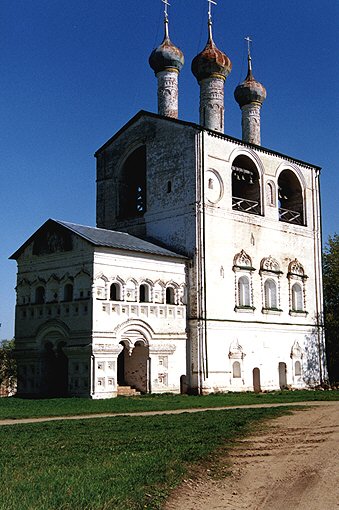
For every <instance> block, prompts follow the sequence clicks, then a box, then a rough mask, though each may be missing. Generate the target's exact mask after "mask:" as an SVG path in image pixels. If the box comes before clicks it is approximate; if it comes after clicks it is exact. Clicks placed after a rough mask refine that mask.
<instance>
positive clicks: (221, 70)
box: [192, 22, 232, 83]
mask: <svg viewBox="0 0 339 510" xmlns="http://www.w3.org/2000/svg"><path fill="white" fill-rule="evenodd" d="M231 69H232V62H231V61H230V59H229V58H228V57H227V55H225V53H223V52H222V51H220V50H219V49H218V48H217V47H216V45H215V43H214V41H213V37H212V23H211V22H210V23H209V36H208V41H207V44H206V46H205V48H204V49H203V50H202V52H201V53H199V55H197V56H196V57H194V59H193V61H192V73H193V74H194V76H195V77H196V79H197V80H198V83H199V82H200V81H201V80H204V79H206V78H211V77H219V78H223V79H226V78H227V76H228V75H229V74H230V72H231Z"/></svg>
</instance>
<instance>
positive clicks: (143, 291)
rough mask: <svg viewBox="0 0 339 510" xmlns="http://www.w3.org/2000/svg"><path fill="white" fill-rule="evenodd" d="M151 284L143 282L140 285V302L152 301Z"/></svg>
mask: <svg viewBox="0 0 339 510" xmlns="http://www.w3.org/2000/svg"><path fill="white" fill-rule="evenodd" d="M149 294H150V292H149V286H148V285H146V284H145V283H143V284H142V285H140V287H139V301H140V303H149V301H150V295H149Z"/></svg>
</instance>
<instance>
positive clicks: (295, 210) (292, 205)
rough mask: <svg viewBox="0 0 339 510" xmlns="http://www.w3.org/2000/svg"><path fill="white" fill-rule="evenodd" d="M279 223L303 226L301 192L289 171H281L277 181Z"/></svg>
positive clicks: (297, 182)
mask: <svg viewBox="0 0 339 510" xmlns="http://www.w3.org/2000/svg"><path fill="white" fill-rule="evenodd" d="M278 203H279V221H284V222H286V223H292V224H294V225H304V224H305V223H304V206H303V192H302V188H301V185H300V182H299V179H298V178H297V176H296V175H295V173H294V172H292V171H291V170H283V171H282V172H281V174H280V175H279V179H278Z"/></svg>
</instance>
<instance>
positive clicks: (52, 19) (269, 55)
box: [0, 0, 339, 338]
mask: <svg viewBox="0 0 339 510" xmlns="http://www.w3.org/2000/svg"><path fill="white" fill-rule="evenodd" d="M170 4H171V7H170V9H169V13H170V36H171V39H172V41H173V42H174V43H175V44H176V45H177V46H179V47H180V48H181V49H182V51H183V52H184V54H185V58H186V64H185V66H184V68H183V70H182V72H181V75H180V96H179V118H181V119H185V120H189V121H193V122H198V110H199V88H198V85H197V83H196V81H195V78H194V77H193V75H192V74H191V70H190V64H191V60H192V58H193V57H194V56H195V55H196V54H197V53H198V52H199V51H200V50H201V49H202V48H203V46H204V45H205V43H206V39H207V30H206V20H207V1H206V0H171V1H170ZM162 12H163V6H162V4H161V1H160V0H95V1H93V0H91V1H90V0H47V1H46V0H1V19H0V47H1V51H0V69H1V81H0V122H1V131H0V132H1V136H0V154H1V164H2V182H1V187H0V196H1V204H2V213H1V234H2V235H1V244H0V273H1V282H2V285H1V287H0V322H1V323H2V327H1V329H0V338H9V337H11V336H12V335H13V330H14V303H15V292H14V287H15V284H16V263H15V262H14V261H9V260H8V256H9V255H11V254H12V253H13V252H14V251H15V250H16V249H17V248H18V247H19V246H20V245H21V244H22V243H23V242H24V241H25V240H26V239H27V238H28V237H29V236H30V235H31V234H32V233H33V232H34V231H35V230H36V229H37V228H38V227H39V226H40V225H41V224H42V223H43V222H44V221H45V220H46V219H47V218H57V219H61V220H68V221H73V222H76V223H83V224H88V225H95V160H94V158H93V154H94V152H95V150H96V149H97V148H99V147H100V146H101V145H102V144H103V143H104V142H105V141H106V140H107V139H108V138H109V137H111V136H112V135H113V134H114V132H115V131H117V130H118V129H119V128H120V127H121V126H122V125H123V124H124V123H126V122H127V121H128V120H129V118H131V117H132V116H133V115H134V114H135V113H136V112H137V111H139V110H141V109H145V110H149V111H156V108H157V106H156V80H155V77H154V74H153V72H152V71H151V69H150V68H149V66H148V57H149V54H150V52H151V51H152V49H153V48H154V47H155V46H156V45H158V44H160V42H161V39H162V34H163V26H162ZM338 14H339V2H337V1H336V0H322V2H319V1H315V0H298V1H295V0H293V1H292V0H284V1H283V2H281V1H280V2H278V1H272V0H257V1H254V0H242V1H239V0H219V1H218V6H217V7H215V8H214V9H213V19H214V27H213V30H214V39H215V42H216V44H217V45H218V47H219V48H220V49H222V50H223V51H224V52H225V53H226V54H227V55H228V56H229V57H230V59H231V61H232V63H233V70H232V73H231V74H230V76H229V77H228V79H227V81H226V87H225V132H226V133H227V134H230V135H232V136H235V137H239V138H241V125H240V121H241V116H240V110H239V107H238V105H237V104H236V103H235V101H234V99H233V91H234V88H235V87H236V85H237V84H238V83H239V82H240V81H242V80H243V79H244V77H245V74H246V46H245V42H244V37H245V36H247V35H250V36H251V37H252V39H253V46H252V58H253V70H254V76H255V78H256V79H257V80H259V81H261V82H262V83H263V84H264V85H265V87H266V89H267V100H266V102H265V104H264V106H263V108H262V145H263V146H265V147H268V148H271V149H274V150H277V151H280V152H283V153H285V154H288V155H290V156H294V157H296V158H298V159H302V160H305V161H307V162H310V163H314V164H317V165H319V166H321V167H322V169H323V170H322V179H321V185H322V207H323V237H324V239H325V240H326V239H327V237H328V235H329V234H333V233H334V232H338V231H339V212H338V211H339V206H338V195H339V194H338V188H339V169H338V164H337V159H338V145H339V136H338V135H339V132H338V118H339V115H338V114H339V107H338V104H339V102H338V82H339V76H338V61H337V55H338V35H337V34H338V21H339V16H338Z"/></svg>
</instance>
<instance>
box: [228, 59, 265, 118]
mask: <svg viewBox="0 0 339 510" xmlns="http://www.w3.org/2000/svg"><path fill="white" fill-rule="evenodd" d="M234 97H235V100H236V102H237V103H238V104H239V106H240V108H241V107H242V106H245V105H247V104H251V103H257V104H260V105H262V103H263V102H264V101H265V99H266V89H265V87H264V86H263V85H262V84H261V83H259V82H258V81H256V80H255V79H254V76H253V74H252V60H251V57H250V56H249V57H248V72H247V76H246V78H245V80H244V81H243V82H242V83H240V85H238V86H237V88H236V89H235V91H234Z"/></svg>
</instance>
